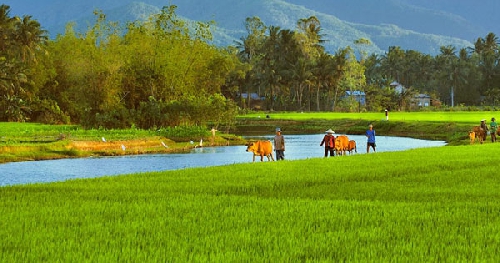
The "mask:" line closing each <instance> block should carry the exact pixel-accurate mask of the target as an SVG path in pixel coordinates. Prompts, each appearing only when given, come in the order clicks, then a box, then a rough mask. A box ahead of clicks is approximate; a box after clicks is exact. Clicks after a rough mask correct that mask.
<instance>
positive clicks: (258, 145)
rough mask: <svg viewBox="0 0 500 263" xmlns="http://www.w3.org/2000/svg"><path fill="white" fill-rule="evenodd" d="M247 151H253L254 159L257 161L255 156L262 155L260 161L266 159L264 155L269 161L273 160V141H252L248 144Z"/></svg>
mask: <svg viewBox="0 0 500 263" xmlns="http://www.w3.org/2000/svg"><path fill="white" fill-rule="evenodd" d="M246 146H247V152H252V153H253V161H254V162H255V156H260V161H261V162H262V161H264V156H266V157H267V160H268V161H271V160H273V161H274V157H273V145H272V143H271V141H256V142H250V143H248V144H247V145H246Z"/></svg>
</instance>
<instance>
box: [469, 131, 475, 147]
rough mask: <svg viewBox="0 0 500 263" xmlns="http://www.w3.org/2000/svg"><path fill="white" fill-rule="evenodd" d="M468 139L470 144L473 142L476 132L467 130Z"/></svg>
mask: <svg viewBox="0 0 500 263" xmlns="http://www.w3.org/2000/svg"><path fill="white" fill-rule="evenodd" d="M469 139H470V144H474V142H475V141H476V133H475V132H473V131H470V132H469Z"/></svg>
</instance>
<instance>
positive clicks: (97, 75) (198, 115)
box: [0, 5, 500, 128]
mask: <svg viewBox="0 0 500 263" xmlns="http://www.w3.org/2000/svg"><path fill="white" fill-rule="evenodd" d="M175 10H176V7H175V6H166V7H164V8H163V9H162V10H161V12H160V13H158V14H156V15H154V16H151V17H150V19H149V20H147V21H134V22H129V23H128V24H127V25H126V26H122V25H119V24H118V23H116V22H112V21H107V20H106V15H105V14H103V13H102V12H99V11H95V18H96V21H95V23H94V25H93V26H91V27H90V28H88V30H87V31H86V32H83V33H80V32H76V31H75V30H74V29H73V25H72V24H68V25H67V28H66V31H65V33H64V34H62V35H59V36H57V38H56V39H54V40H49V39H48V37H47V32H46V31H44V30H43V29H42V27H41V25H40V24H39V23H38V22H37V21H36V20H33V19H32V18H31V17H30V16H25V17H23V18H19V17H11V16H10V15H9V11H10V9H9V7H8V6H6V5H1V6H0V40H1V41H0V92H1V101H0V121H37V122H45V123H69V122H71V123H79V124H82V125H84V126H86V127H107V128H124V127H131V126H136V127H141V128H153V127H165V126H176V125H205V124H206V123H208V122H210V123H215V124H216V125H217V124H220V123H223V122H227V121H231V120H232V119H234V117H235V116H236V114H237V110H238V107H236V106H239V108H240V109H252V108H255V106H256V105H255V101H252V100H251V99H250V98H251V94H256V95H257V96H258V97H259V98H263V99H262V100H261V101H260V104H259V105H258V106H260V107H261V108H262V109H266V110H288V111H380V110H383V109H384V108H391V109H393V110H408V109H411V105H412V104H411V103H412V99H413V97H414V95H415V94H417V93H426V94H429V95H431V97H432V98H434V99H435V100H436V101H437V100H439V101H441V103H442V104H443V105H445V106H455V105H476V106H477V105H493V106H496V105H498V103H499V101H500V74H499V73H500V66H499V59H500V57H499V43H498V38H497V36H496V35H495V34H493V33H490V34H488V35H487V36H485V37H484V38H481V37H480V38H478V39H477V41H476V42H475V45H474V47H471V48H470V49H461V50H458V51H457V50H456V48H455V47H452V46H443V47H441V50H440V54H438V55H436V56H431V55H428V54H422V53H420V52H418V51H414V50H403V49H401V48H400V47H397V46H394V47H390V48H389V49H388V51H387V52H386V53H385V54H382V55H378V54H366V53H364V52H363V51H362V50H363V46H365V45H371V43H370V41H368V40H366V39H359V40H357V41H355V42H354V43H353V46H352V47H351V46H347V47H345V48H341V49H339V50H337V51H335V52H334V53H333V54H330V53H328V52H327V51H325V48H324V46H323V44H324V42H325V40H324V37H325V36H324V35H323V34H322V27H321V23H320V21H319V20H318V19H317V18H316V17H315V16H311V17H309V18H303V19H299V20H298V21H297V23H296V28H295V29H282V28H280V27H277V26H267V25H265V24H264V23H263V22H262V21H261V20H260V19H259V18H258V17H249V18H247V19H246V20H245V21H244V23H245V28H246V30H247V34H246V35H245V36H243V37H241V39H239V41H237V42H235V44H234V45H232V46H229V47H225V48H220V47H216V46H213V45H210V44H208V43H209V41H210V40H211V38H212V35H211V26H212V23H211V22H209V23H202V22H198V23H194V24H188V23H187V22H185V21H184V20H182V19H179V18H178V17H177V16H176V14H175ZM394 81H397V82H399V83H401V84H402V85H404V86H405V89H404V90H403V91H396V90H394V89H393V88H392V87H391V86H390V83H392V82H394ZM347 92H351V93H347ZM354 92H363V94H366V103H365V104H361V103H359V102H358V101H357V100H356V98H355V97H353V96H347V95H346V94H354ZM245 95H246V96H245ZM436 105H439V104H436Z"/></svg>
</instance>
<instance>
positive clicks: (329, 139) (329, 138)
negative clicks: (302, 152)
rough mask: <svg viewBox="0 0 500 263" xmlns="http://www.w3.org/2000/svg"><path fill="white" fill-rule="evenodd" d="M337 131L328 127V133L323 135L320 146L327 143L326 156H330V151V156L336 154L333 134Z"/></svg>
mask: <svg viewBox="0 0 500 263" xmlns="http://www.w3.org/2000/svg"><path fill="white" fill-rule="evenodd" d="M334 133H335V132H334V131H332V129H328V131H326V135H325V136H324V137H323V140H322V141H321V144H320V145H319V146H323V145H325V157H328V153H330V157H331V156H334V150H335V136H333V134H334Z"/></svg>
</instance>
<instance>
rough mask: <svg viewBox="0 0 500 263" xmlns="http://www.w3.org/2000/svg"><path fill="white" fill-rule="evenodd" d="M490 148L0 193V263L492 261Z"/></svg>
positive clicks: (496, 221) (496, 201)
mask: <svg viewBox="0 0 500 263" xmlns="http://www.w3.org/2000/svg"><path fill="white" fill-rule="evenodd" d="M499 154H500V147H498V145H496V144H492V143H489V144H483V145H474V146H469V145H467V146H456V147H438V148H425V149H416V150H409V151H403V152H385V153H372V154H358V155H354V156H349V157H339V158H313V159H307V160H296V161H282V162H264V163H246V164H234V165H227V166H220V167H211V168H196V169H183V170H177V171H164V172H153V173H142V174H134V175H123V176H113V177H102V178H95V179H76V180H70V181H66V182H58V183H49V184H33V185H18V186H8V187H1V188H0V221H1V222H2V224H3V225H4V226H5V227H2V228H0V235H1V236H2V242H0V252H1V253H0V261H2V262H34V261H46V262H56V261H58V262H60V261H65V262H70V261H71V262H81V261H117V260H119V261H163V262H166V261H182V262H186V261H190V262H230V261H238V262H241V261H257V262H259V261H260V262H263V261H266V262H267V261H277V262H288V261H336V262H339V261H343V262H354V261H356V262H360V261H361V262H370V261H377V262H381V261H407V262H422V261H429V259H433V260H435V261H450V260H452V261H459V262H470V261H485V262H495V261H498V260H499V259H500V258H499V253H498V249H497V248H498V245H499V244H498V243H499V233H500V229H499V226H500V218H499V217H498V213H499V212H500V195H499V194H498V189H499V188H500V180H499V179H498V169H497V168H498V160H497V159H498V158H497V156H498V155H499Z"/></svg>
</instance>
